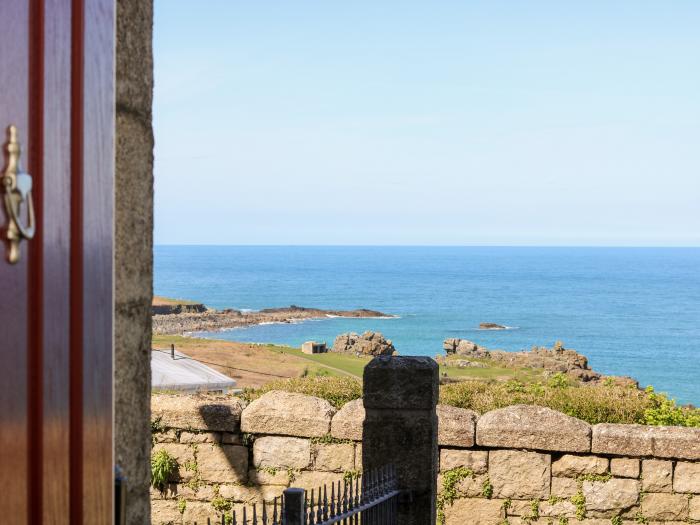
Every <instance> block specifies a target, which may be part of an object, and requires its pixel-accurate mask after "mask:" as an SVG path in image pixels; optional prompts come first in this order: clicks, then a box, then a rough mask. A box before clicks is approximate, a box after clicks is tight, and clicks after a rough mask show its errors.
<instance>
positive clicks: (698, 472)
mask: <svg viewBox="0 0 700 525" xmlns="http://www.w3.org/2000/svg"><path fill="white" fill-rule="evenodd" d="M673 490H674V492H686V493H689V494H700V463H688V462H685V461H679V462H678V463H676V470H675V472H674V474H673Z"/></svg>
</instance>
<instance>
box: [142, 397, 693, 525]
mask: <svg viewBox="0 0 700 525" xmlns="http://www.w3.org/2000/svg"><path fill="white" fill-rule="evenodd" d="M152 411H153V417H154V418H155V419H154V423H153V429H154V433H153V440H154V451H156V452H157V451H158V450H160V449H165V450H167V451H168V452H169V453H170V454H171V455H172V456H173V457H175V458H176V459H177V462H178V466H177V471H176V472H174V473H173V475H172V477H171V479H170V483H169V484H168V485H167V487H165V490H164V491H162V492H161V491H160V490H156V489H152V515H153V523H193V522H199V523H202V522H206V518H207V517H215V516H216V515H217V508H218V509H220V508H222V507H223V508H227V507H228V506H229V505H233V506H239V507H240V506H242V505H243V504H245V503H253V502H259V501H261V500H262V499H265V500H267V501H270V500H271V499H272V498H274V497H276V496H279V495H280V494H281V493H282V491H283V490H284V489H285V488H286V487H288V486H296V487H303V488H306V489H311V488H312V487H318V486H319V485H321V484H324V483H329V482H332V481H337V480H339V479H341V478H343V477H344V476H351V475H353V473H355V472H358V471H359V470H360V469H361V468H362V428H363V421H364V408H363V406H362V401H361V400H357V401H353V402H351V403H348V404H346V405H345V406H344V407H343V408H342V409H341V410H339V411H336V410H335V409H334V408H333V407H332V406H331V405H330V404H329V403H328V402H327V401H324V400H321V399H318V398H314V397H310V396H304V395H301V394H290V393H285V392H270V393H268V394H266V395H264V396H263V397H261V398H260V399H258V400H256V401H254V402H252V403H251V404H249V405H247V406H246V404H245V403H244V402H243V401H241V400H239V399H236V398H230V397H228V398H226V397H220V398H215V397H203V396H177V395H157V396H154V397H153V400H152ZM438 419H439V426H438V443H439V445H440V472H439V475H438V492H439V495H438V508H440V509H442V510H441V514H442V515H443V517H442V519H443V520H444V522H445V523H446V524H448V525H463V524H466V523H469V524H497V525H503V524H505V523H510V524H520V523H528V524H549V523H553V524H557V525H561V524H564V523H568V524H572V525H573V524H578V523H585V524H589V525H602V524H613V525H619V524H629V525H632V524H636V523H650V524H651V523H671V524H672V523H675V524H680V523H688V522H691V523H692V522H700V429H688V428H680V427H648V426H640V425H613V424H601V425H594V426H591V425H588V424H587V423H585V422H583V421H580V420H578V419H574V418H571V417H569V416H566V415H564V414H561V413H559V412H555V411H553V410H550V409H547V408H541V407H532V406H513V407H508V408H504V409H500V410H495V411H493V412H489V413H487V414H484V415H482V416H480V417H479V416H478V415H477V414H476V413H474V412H472V411H470V410H464V409H458V408H454V407H446V406H438Z"/></svg>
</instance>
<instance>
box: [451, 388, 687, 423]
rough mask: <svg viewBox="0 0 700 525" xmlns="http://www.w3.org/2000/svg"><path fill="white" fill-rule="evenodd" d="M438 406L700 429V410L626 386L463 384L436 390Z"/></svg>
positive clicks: (589, 421)
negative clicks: (547, 411)
mask: <svg viewBox="0 0 700 525" xmlns="http://www.w3.org/2000/svg"><path fill="white" fill-rule="evenodd" d="M553 377H555V376H553ZM440 402H441V403H443V404H445V405H452V406H456V407H460V408H470V409H472V410H475V411H476V412H479V413H480V414H483V413H485V412H488V411H489V410H494V409H497V408H503V407H507V406H509V405H517V404H524V405H539V406H544V407H548V408H552V409H554V410H558V411H559V412H563V413H564V414H567V415H569V416H573V417H576V418H579V419H582V420H583V421H587V422H588V423H590V424H596V423H640V424H646V425H680V426H694V427H697V426H700V409H697V408H690V407H678V406H676V403H675V401H673V400H669V399H668V398H667V397H666V396H665V395H664V394H656V393H654V391H653V389H647V391H642V390H638V389H636V388H632V387H629V386H615V385H612V386H611V385H582V386H565V385H562V383H561V382H560V381H556V382H553V383H550V384H547V385H542V384H530V385H524V384H522V383H520V384H517V385H516V384H515V382H513V381H509V382H506V383H498V382H483V381H462V382H460V383H452V384H449V385H443V386H442V387H440Z"/></svg>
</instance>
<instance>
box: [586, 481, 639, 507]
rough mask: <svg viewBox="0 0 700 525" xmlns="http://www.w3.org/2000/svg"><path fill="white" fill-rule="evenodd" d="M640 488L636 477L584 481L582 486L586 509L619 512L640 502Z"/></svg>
mask: <svg viewBox="0 0 700 525" xmlns="http://www.w3.org/2000/svg"><path fill="white" fill-rule="evenodd" d="M639 490H640V484H639V481H638V480H635V479H615V478H613V479H610V480H608V481H584V482H583V486H582V491H583V495H584V496H585V498H586V510H587V511H593V512H598V513H606V512H613V513H619V512H622V511H624V510H626V509H629V508H631V507H633V506H634V505H636V504H637V503H638V502H639Z"/></svg>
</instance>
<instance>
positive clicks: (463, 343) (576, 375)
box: [442, 323, 633, 384]
mask: <svg viewBox="0 0 700 525" xmlns="http://www.w3.org/2000/svg"><path fill="white" fill-rule="evenodd" d="M484 324H491V323H484ZM442 348H443V350H444V351H445V353H446V354H447V355H448V356H450V355H462V356H466V357H473V358H482V359H483V358H485V359H490V360H492V361H498V362H499V363H502V364H503V365H505V366H508V367H514V368H542V369H544V370H547V371H549V372H561V373H564V374H567V375H569V376H570V377H572V378H573V379H576V380H577V381H581V382H583V383H588V382H598V381H600V380H602V378H603V376H602V375H601V374H599V373H598V372H595V371H594V370H591V369H590V368H589V366H588V358H586V356H585V355H582V354H579V353H578V352H576V351H575V350H570V349H567V348H564V344H563V343H562V342H561V341H557V342H556V343H555V344H554V346H553V347H552V348H545V347H537V346H535V347H533V348H532V349H531V350H529V351H523V352H506V351H504V350H489V349H488V348H484V347H483V346H479V345H478V344H476V343H474V342H472V341H468V340H466V339H458V338H450V339H445V340H444V341H443V344H442ZM613 381H614V383H615V384H630V383H631V382H633V380H630V379H629V378H614V379H613Z"/></svg>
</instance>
